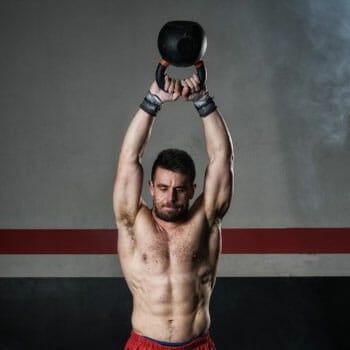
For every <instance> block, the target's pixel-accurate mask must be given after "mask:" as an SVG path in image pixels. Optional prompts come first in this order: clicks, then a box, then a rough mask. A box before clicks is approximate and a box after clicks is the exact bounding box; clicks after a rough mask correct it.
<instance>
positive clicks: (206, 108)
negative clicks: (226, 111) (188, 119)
mask: <svg viewBox="0 0 350 350" xmlns="http://www.w3.org/2000/svg"><path fill="white" fill-rule="evenodd" d="M194 106H195V107H196V109H197V111H198V113H199V116H200V117H201V118H204V117H206V116H207V115H209V114H210V113H212V112H214V111H216V109H217V106H216V104H215V102H214V100H213V98H212V97H210V96H209V94H205V95H204V96H202V97H201V98H200V99H199V100H198V101H196V102H194Z"/></svg>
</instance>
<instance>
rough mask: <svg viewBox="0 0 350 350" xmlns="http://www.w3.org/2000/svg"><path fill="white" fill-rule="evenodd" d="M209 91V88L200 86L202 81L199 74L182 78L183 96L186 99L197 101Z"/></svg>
mask: <svg viewBox="0 0 350 350" xmlns="http://www.w3.org/2000/svg"><path fill="white" fill-rule="evenodd" d="M206 92H207V88H206V87H205V86H204V87H203V88H202V89H201V87H200V81H199V77H198V75H197V74H193V75H192V77H190V78H186V79H182V80H181V96H182V97H183V98H184V99H185V100H186V101H192V102H196V101H198V100H199V99H200V98H201V97H202V96H203V95H205V94H206Z"/></svg>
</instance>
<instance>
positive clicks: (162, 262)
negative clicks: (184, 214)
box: [137, 227, 215, 272]
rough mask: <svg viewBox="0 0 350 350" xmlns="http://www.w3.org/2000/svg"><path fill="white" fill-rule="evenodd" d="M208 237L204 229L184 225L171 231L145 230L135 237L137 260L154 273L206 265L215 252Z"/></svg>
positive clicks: (208, 234) (186, 269) (208, 233)
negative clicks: (137, 237) (140, 236)
mask: <svg viewBox="0 0 350 350" xmlns="http://www.w3.org/2000/svg"><path fill="white" fill-rule="evenodd" d="M209 237H210V232H207V231H206V230H200V231H198V230H191V229H189V228H187V227H185V228H181V229H177V230H174V231H170V232H168V231H161V230H154V231H151V232H145V234H144V235H143V237H142V239H140V240H138V244H137V245H138V247H137V255H138V260H139V262H140V263H141V264H142V265H143V266H144V267H145V268H149V269H151V270H152V271H154V272H162V271H164V270H167V269H169V268H171V269H172V270H173V271H183V270H185V271H188V270H189V269H193V268H195V267H198V266H200V265H203V264H206V263H207V262H208V261H209V260H210V256H211V255H212V254H214V253H215V252H214V250H215V247H211V246H210V239H209Z"/></svg>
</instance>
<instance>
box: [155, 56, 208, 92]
mask: <svg viewBox="0 0 350 350" xmlns="http://www.w3.org/2000/svg"><path fill="white" fill-rule="evenodd" d="M168 66H169V63H168V62H167V61H165V60H164V59H161V60H160V62H159V63H158V67H157V70H156V81H157V84H158V86H159V87H160V88H161V89H162V90H164V85H165V73H166V70H167V68H168ZM194 66H195V67H196V70H197V74H198V78H199V81H200V87H201V88H203V87H204V84H205V82H206V80H207V70H206V69H205V66H204V62H203V61H199V62H197V63H196V64H195V65H194Z"/></svg>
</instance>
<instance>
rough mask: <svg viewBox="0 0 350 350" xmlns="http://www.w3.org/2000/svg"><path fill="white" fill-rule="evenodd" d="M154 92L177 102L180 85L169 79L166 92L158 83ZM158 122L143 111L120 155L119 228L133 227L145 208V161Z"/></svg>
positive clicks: (116, 198)
mask: <svg viewBox="0 0 350 350" xmlns="http://www.w3.org/2000/svg"><path fill="white" fill-rule="evenodd" d="M150 92H151V94H153V95H155V96H156V97H157V99H159V100H160V101H161V102H167V101H175V100H177V99H178V97H179V96H180V84H179V82H177V81H174V80H172V79H170V78H168V77H167V76H166V77H165V86H164V90H161V89H160V88H159V87H158V85H157V83H156V82H154V83H153V84H152V85H151V88H150ZM147 109H148V108H146V110H147ZM154 120H155V118H154V116H152V115H151V113H150V112H146V111H145V110H144V109H143V108H140V109H139V110H138V111H137V113H136V114H135V116H134V118H133V119H132V121H131V123H130V125H129V127H128V129H127V132H126V134H125V137H124V140H123V143H122V147H121V150H120V153H119V161H118V167H117V175H116V180H115V185H114V192H113V207H114V213H115V216H116V221H117V226H124V227H131V226H133V224H134V221H135V219H136V215H137V213H138V211H139V209H140V207H141V203H142V201H141V193H142V184H143V169H142V165H141V158H142V155H143V152H144V149H145V146H146V144H147V141H148V139H149V136H150V133H151V130H152V125H153V123H154Z"/></svg>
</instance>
